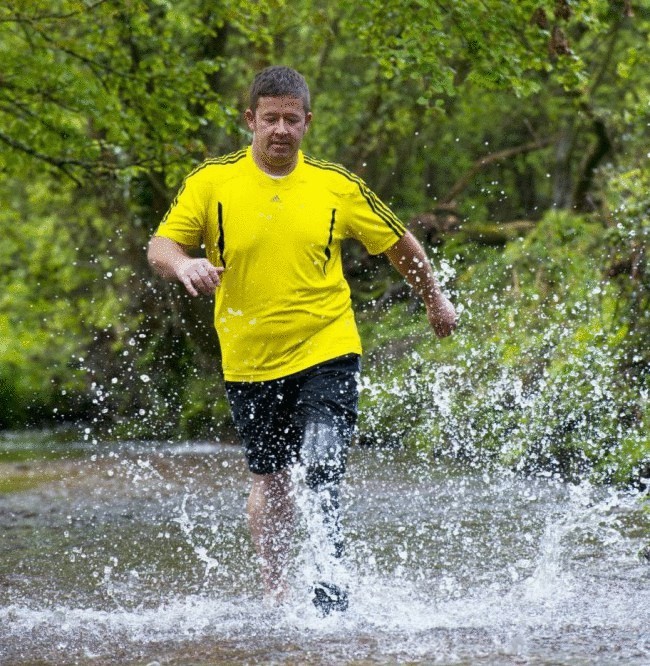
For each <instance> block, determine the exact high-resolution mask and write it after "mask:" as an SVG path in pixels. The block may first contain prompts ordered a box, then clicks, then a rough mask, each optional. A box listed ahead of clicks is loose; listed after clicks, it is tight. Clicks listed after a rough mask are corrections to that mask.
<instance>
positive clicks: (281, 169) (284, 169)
mask: <svg viewBox="0 0 650 666" xmlns="http://www.w3.org/2000/svg"><path fill="white" fill-rule="evenodd" d="M252 153H253V160H254V162H255V164H256V165H257V166H258V167H259V168H260V169H261V170H262V171H263V172H264V173H266V174H268V175H269V176H273V178H282V176H288V175H289V174H290V173H291V172H292V171H293V170H294V169H295V168H296V166H297V165H298V156H297V155H296V156H295V157H294V158H293V160H292V161H291V162H288V163H287V164H270V163H269V162H267V161H266V160H264V159H263V158H262V156H261V155H258V154H257V152H256V150H255V147H253V151H252Z"/></svg>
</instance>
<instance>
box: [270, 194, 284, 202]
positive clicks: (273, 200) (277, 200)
mask: <svg viewBox="0 0 650 666" xmlns="http://www.w3.org/2000/svg"><path fill="white" fill-rule="evenodd" d="M271 201H272V202H273V203H282V202H281V201H280V197H279V196H278V195H277V194H276V195H275V196H274V197H273V199H271Z"/></svg>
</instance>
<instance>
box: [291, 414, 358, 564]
mask: <svg viewBox="0 0 650 666" xmlns="http://www.w3.org/2000/svg"><path fill="white" fill-rule="evenodd" d="M301 459H302V463H303V464H304V466H305V470H306V480H307V486H308V487H309V488H311V490H313V491H314V492H316V493H317V495H318V500H319V502H320V508H321V511H322V515H323V522H324V525H325V530H326V532H327V536H328V538H329V541H330V543H331V545H332V550H333V554H334V556H335V557H342V555H343V552H344V548H345V546H344V540H343V536H342V534H341V526H340V520H339V514H340V510H339V506H340V505H339V485H340V483H341V480H342V478H343V474H344V472H345V464H346V459H347V444H346V440H345V438H344V437H343V436H342V435H341V433H340V431H339V429H338V428H337V427H336V426H333V425H331V424H328V423H312V422H310V423H308V424H307V426H306V428H305V433H304V439H303V445H302V449H301Z"/></svg>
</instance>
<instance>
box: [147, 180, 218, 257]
mask: <svg viewBox="0 0 650 666" xmlns="http://www.w3.org/2000/svg"><path fill="white" fill-rule="evenodd" d="M206 211H207V201H206V200H205V193H204V192H203V188H202V187H201V182H200V178H199V175H198V174H196V173H193V174H190V175H189V176H188V177H187V178H186V179H185V181H184V182H183V184H182V186H181V188H180V190H179V191H178V194H177V195H176V197H175V199H174V201H173V202H172V204H171V206H170V208H169V210H168V211H167V213H166V214H165V217H164V218H163V220H162V222H161V223H160V226H159V227H158V230H157V231H156V236H164V237H165V238H170V239H171V240H173V241H176V242H177V243H180V244H181V245H185V246H188V247H198V246H199V245H200V244H201V242H202V240H203V236H204V233H205V228H206V224H207V213H206Z"/></svg>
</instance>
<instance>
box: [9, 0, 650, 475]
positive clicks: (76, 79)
mask: <svg viewBox="0 0 650 666" xmlns="http://www.w3.org/2000/svg"><path fill="white" fill-rule="evenodd" d="M649 35H650V8H648V6H647V4H646V3H645V2H640V1H637V2H634V1H633V0H625V1H624V0H584V1H572V2H569V1H568V0H567V1H561V0H557V1H556V0H522V1H521V2H517V3H504V2H502V1H501V0H482V1H478V0H476V1H469V2H462V3H448V5H444V4H442V3H432V2H424V1H423V2H413V1H411V0H409V1H408V2H407V1H406V0H383V1H382V2H378V1H375V0H369V1H368V2H364V3H361V5H353V4H350V3H343V2H327V1H322V0H321V1H318V0H298V1H296V2H291V3H289V2H288V1H287V0H259V1H257V2H243V1H241V0H222V1H221V2H207V0H179V1H177V2H173V3H172V2H167V1H164V0H121V1H120V0H113V1H111V0H29V1H27V0H16V2H13V3H11V5H10V6H8V7H4V6H3V7H2V8H0V55H1V56H2V61H3V70H2V72H1V73H0V147H1V152H0V174H1V177H0V198H1V201H2V203H3V205H2V207H1V208H0V228H1V229H2V238H3V242H2V244H1V245H0V268H1V270H0V284H1V286H2V289H1V290H0V428H5V429H7V428H24V427H34V426H49V425H52V424H69V423H74V424H82V425H81V426H80V428H81V430H85V431H86V432H85V435H84V436H85V437H87V438H89V439H91V440H96V441H97V445H98V446H99V445H100V444H99V441H100V440H102V439H103V438H107V437H133V438H135V437H138V438H170V437H215V436H222V437H227V436H228V427H229V420H228V412H227V406H226V403H225V400H224V396H223V390H222V386H221V380H220V374H219V352H218V341H217V340H216V337H215V334H214V332H213V331H212V330H211V328H210V321H211V317H210V310H211V304H210V303H208V302H206V301H205V300H197V301H193V300H192V299H190V298H188V297H186V296H185V295H184V294H183V293H182V291H181V289H179V288H178V287H177V286H176V285H169V284H164V283H162V282H161V281H159V280H158V279H156V278H154V276H153V275H152V274H151V272H150V270H149V268H148V266H147V265H146V260H145V247H146V243H147V240H148V238H149V237H150V235H151V234H152V233H153V231H154V230H155V228H156V226H157V223H158V221H159V220H160V218H161V217H162V215H163V214H164V211H165V210H166V208H167V207H168V205H169V203H170V201H171V199H172V198H173V196H174V193H175V191H176V189H177V188H178V186H179V184H180V181H181V179H182V177H183V176H184V175H185V174H186V173H187V172H188V171H189V170H190V169H191V168H192V167H193V166H194V165H195V164H197V163H198V162H200V161H201V160H203V159H204V158H206V157H207V156H210V155H214V154H220V153H223V152H226V151H230V150H234V149H236V148H239V147H241V146H242V145H245V144H246V143H247V142H248V140H249V136H248V134H247V133H246V131H245V130H244V125H243V123H242V122H241V111H242V110H243V109H244V108H245V106H246V94H247V88H248V85H249V83H250V80H251V79H252V76H253V75H254V73H255V72H256V71H257V70H259V69H260V68H261V67H263V66H265V65H267V64H274V63H283V64H289V65H292V66H294V67H296V68H298V69H300V70H301V71H302V72H303V73H304V74H305V76H306V77H307V79H308V81H309V83H310V84H311V87H312V91H313V96H314V111H315V123H314V126H313V132H310V135H309V136H308V139H307V141H306V144H305V150H306V151H307V152H310V153H312V154H315V155H317V156H319V157H322V158H325V159H331V160H335V161H337V162H341V163H343V164H344V165H345V166H347V167H349V168H351V169H352V170H354V171H355V172H357V173H359V174H360V175H361V176H362V177H363V178H365V179H366V180H367V182H368V183H369V185H370V186H371V187H372V188H373V189H374V190H375V191H376V192H377V193H378V194H379V195H380V196H381V197H383V198H384V199H385V200H386V201H387V202H389V203H390V204H391V206H392V207H393V208H394V209H395V211H396V212H397V213H398V214H399V215H400V216H401V217H402V218H403V219H404V220H405V221H407V222H408V223H409V225H410V227H411V228H412V229H413V231H414V232H415V233H416V234H417V235H418V236H419V237H420V239H421V240H422V242H423V243H424V244H425V246H426V247H427V249H428V251H429V252H430V254H431V256H432V258H433V261H434V264H435V265H436V267H437V268H438V269H439V270H440V274H441V279H442V280H443V282H444V283H445V288H446V289H447V290H448V291H449V292H450V293H451V294H452V296H453V297H454V299H455V301H456V302H457V303H458V304H459V305H460V308H461V309H462V311H463V313H462V318H461V326H460V328H459V331H458V333H457V334H456V335H455V336H454V337H453V338H451V339H448V340H445V341H442V342H437V341H435V340H434V339H433V338H432V336H431V334H430V333H429V331H428V330H427V329H426V326H425V323H424V318H423V316H422V313H421V311H419V310H418V306H417V303H415V301H413V300H412V299H411V297H410V295H409V294H408V293H407V292H406V291H405V289H403V288H400V287H399V284H398V283H397V282H396V277H395V276H394V275H393V274H392V273H391V272H390V270H389V269H388V267H387V265H386V263H385V262H383V261H382V260H381V259H372V258H369V257H366V256H365V255H364V254H363V253H362V252H360V250H359V248H356V247H349V248H347V269H348V275H349V277H350V280H351V283H352V285H353V293H354V300H355V305H356V307H357V311H358V314H359V321H360V324H361V329H362V334H363V339H364V344H365V347H366V350H367V356H366V372H365V379H364V382H365V385H364V391H363V393H362V398H363V403H364V405H363V406H364V416H363V420H362V423H361V430H360V433H361V434H360V437H361V441H362V442H378V441H380V442H396V441H400V442H408V443H409V444H410V445H412V446H417V447H421V448H424V449H427V450H433V451H435V452H436V453H438V454H445V455H452V456H455V457H460V458H462V459H463V460H468V461H474V462H478V463H479V464H485V463H486V462H487V461H492V460H498V461H499V462H506V463H507V464H509V465H512V466H515V467H517V468H519V469H522V470H526V471H539V470H544V471H549V472H550V473H555V472H557V473H561V474H564V475H568V476H571V475H577V474H584V473H585V471H587V472H589V473H592V474H595V475H596V477H597V478H600V479H603V480H607V481H614V482H620V483H630V482H634V483H639V484H644V483H647V481H643V479H647V478H648V477H650V443H649V440H648V435H647V432H648V431H649V429H650V428H649V425H650V424H649V423H648V421H649V408H648V367H649V363H650V351H649V349H650V345H649V343H650V339H649V338H650V335H649V331H650V327H649V322H648V317H649V315H648V312H649V307H648V306H649V302H648V294H649V293H650V289H649V287H650V285H649V279H650V278H649V277H648V266H647V240H648V224H649V223H648V218H649V213H650V194H649V192H650V176H649V175H648V142H647V137H648V128H649V124H650V80H649V76H650V75H649V74H648V71H647V67H644V66H643V65H644V62H647V58H648V54H649V53H650V43H649Z"/></svg>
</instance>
